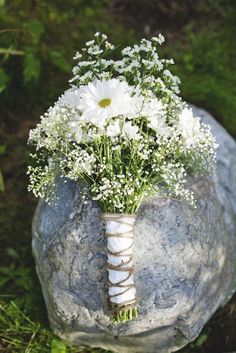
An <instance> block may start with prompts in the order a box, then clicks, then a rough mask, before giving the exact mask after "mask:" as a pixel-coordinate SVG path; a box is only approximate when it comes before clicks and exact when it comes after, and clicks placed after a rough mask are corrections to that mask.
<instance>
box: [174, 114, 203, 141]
mask: <svg viewBox="0 0 236 353" xmlns="http://www.w3.org/2000/svg"><path fill="white" fill-rule="evenodd" d="M200 129H201V124H200V118H198V117H196V118H194V116H193V112H192V109H188V108H184V109H183V110H182V112H181V114H180V116H179V122H178V130H179V131H180V133H181V135H182V136H183V138H184V140H185V142H186V145H188V146H189V145H192V144H195V142H197V140H198V138H199V133H200Z"/></svg>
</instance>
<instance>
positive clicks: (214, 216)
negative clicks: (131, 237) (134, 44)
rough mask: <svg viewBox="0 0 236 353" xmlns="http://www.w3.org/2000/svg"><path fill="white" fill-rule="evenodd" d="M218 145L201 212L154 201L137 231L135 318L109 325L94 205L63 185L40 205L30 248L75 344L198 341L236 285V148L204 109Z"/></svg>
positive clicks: (140, 351) (118, 346) (61, 325)
mask: <svg viewBox="0 0 236 353" xmlns="http://www.w3.org/2000/svg"><path fill="white" fill-rule="evenodd" d="M194 113H195V114H196V115H198V116H201V117H202V120H203V121H204V122H206V123H209V124H210V125H211V126H212V130H213V132H214V134H215V136H216V138H217V141H218V143H219V144H220V147H219V150H218V168H217V174H216V176H215V177H214V178H208V179H207V178H201V179H199V178H198V179H194V178H192V179H191V180H190V184H191V188H192V189H194V190H195V193H196V196H197V204H198V208H197V210H194V209H192V208H191V207H189V206H188V205H186V204H185V203H183V202H179V201H177V200H171V199H167V198H161V197H154V198H152V199H150V200H148V201H147V202H146V203H144V204H143V205H142V206H141V207H140V209H139V211H138V214H137V221H136V226H135V253H134V255H135V256H134V261H135V282H136V285H137V295H138V300H139V305H138V311H139V316H138V319H137V320H134V321H130V322H127V323H125V324H119V325H113V324H111V323H110V321H109V313H108V309H107V272H106V267H105V265H106V243H105V239H104V236H103V224H102V223H101V221H100V215H101V212H100V210H99V208H98V207H97V205H96V204H95V203H93V202H89V203H88V204H87V205H85V204H84V203H83V202H82V201H81V197H80V188H79V186H78V185H77V184H75V183H73V182H69V181H67V182H65V180H62V179H61V180H59V181H58V184H57V196H58V201H57V202H56V203H55V204H53V205H52V206H49V205H47V204H46V203H45V202H44V201H40V202H39V204H38V207H37V210H36V213H35V217H34V221H33V251H34V255H35V259H36V268H37V273H38V276H39V279H40V282H41V285H42V290H43V294H44V298H45V301H46V305H47V309H48V316H49V320H50V324H51V327H52V329H53V330H54V332H55V333H56V334H58V335H59V336H61V337H62V338H64V339H67V340H69V341H70V342H73V343H75V344H79V345H89V346H92V347H103V348H105V349H111V350H113V351H114V352H122V353H154V352H155V353H158V352H159V353H161V352H163V353H168V352H174V351H176V350H178V349H180V348H181V347H183V346H184V345H186V344H187V343H189V342H190V341H192V340H194V339H195V338H196V337H197V336H198V334H199V333H200V331H201V329H202V328H203V326H204V325H205V323H206V322H207V321H208V320H209V318H210V317H211V316H212V315H213V313H214V312H215V311H216V309H217V308H219V306H221V305H223V304H224V303H225V302H226V301H227V300H228V299H229V298H230V297H231V295H232V294H233V291H234V290H235V288H236V276H235V275H236V255H235V254H236V237H235V228H236V226H235V213H236V197H235V196H236V195H235V194H236V173H235V172H236V144H235V142H234V140H233V139H232V138H231V137H230V136H229V135H228V133H227V132H226V131H225V130H224V129H223V128H222V127H221V126H220V125H219V124H218V123H217V122H216V121H215V120H214V119H213V118H212V117H211V116H210V115H209V114H208V113H206V112H205V111H203V110H200V109H198V108H194Z"/></svg>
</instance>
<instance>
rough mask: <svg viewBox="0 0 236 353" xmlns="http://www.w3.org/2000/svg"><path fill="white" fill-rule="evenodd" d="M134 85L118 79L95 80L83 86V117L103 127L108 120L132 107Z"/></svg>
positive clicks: (81, 104)
mask: <svg viewBox="0 0 236 353" xmlns="http://www.w3.org/2000/svg"><path fill="white" fill-rule="evenodd" d="M131 94H132V87H130V86H129V85H128V84H127V83H126V82H121V81H119V80H118V79H115V78H114V79H111V80H107V81H106V80H105V79H102V80H94V81H93V82H90V83H89V84H88V85H87V86H84V87H82V88H81V92H80V104H79V109H80V111H81V112H82V116H81V119H83V120H84V121H87V122H90V123H92V124H94V125H95V126H97V127H99V128H103V127H104V125H105V123H106V121H107V120H108V119H110V118H112V117H116V116H118V115H126V114H129V112H130V111H131V109H132V97H131Z"/></svg>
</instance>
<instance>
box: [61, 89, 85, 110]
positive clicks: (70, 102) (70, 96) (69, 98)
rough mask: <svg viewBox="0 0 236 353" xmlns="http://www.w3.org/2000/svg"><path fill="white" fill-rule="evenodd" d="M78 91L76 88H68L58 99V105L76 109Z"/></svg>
mask: <svg viewBox="0 0 236 353" xmlns="http://www.w3.org/2000/svg"><path fill="white" fill-rule="evenodd" d="M79 95H80V90H79V89H78V88H77V87H72V88H69V89H68V90H66V91H65V93H64V94H63V95H62V96H61V97H60V98H59V99H58V103H59V104H60V105H66V106H68V107H70V108H78V104H79Z"/></svg>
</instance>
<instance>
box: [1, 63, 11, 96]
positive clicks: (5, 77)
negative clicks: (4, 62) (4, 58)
mask: <svg viewBox="0 0 236 353" xmlns="http://www.w3.org/2000/svg"><path fill="white" fill-rule="evenodd" d="M8 81H9V77H8V75H7V74H6V73H5V71H4V70H3V68H1V67H0V93H2V92H3V91H4V90H5V88H6V86H7V83H8Z"/></svg>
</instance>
